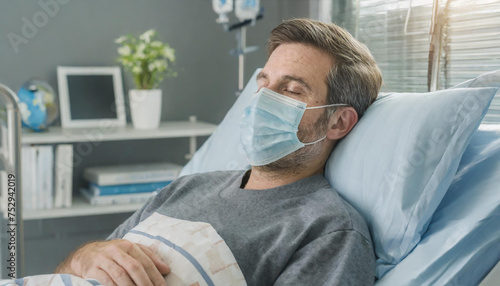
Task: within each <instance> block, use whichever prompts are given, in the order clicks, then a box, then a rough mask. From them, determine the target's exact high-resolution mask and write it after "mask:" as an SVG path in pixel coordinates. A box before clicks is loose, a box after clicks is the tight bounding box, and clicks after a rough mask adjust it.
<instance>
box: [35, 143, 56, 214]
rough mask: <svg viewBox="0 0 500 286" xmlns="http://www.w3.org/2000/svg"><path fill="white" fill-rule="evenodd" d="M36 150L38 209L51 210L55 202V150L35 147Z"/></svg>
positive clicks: (44, 146)
mask: <svg viewBox="0 0 500 286" xmlns="http://www.w3.org/2000/svg"><path fill="white" fill-rule="evenodd" d="M34 148H36V165H37V166H36V168H37V170H36V181H35V182H36V184H35V188H34V190H35V192H36V196H38V198H37V202H36V203H37V205H36V207H35V208H37V209H51V208H52V206H53V201H54V194H53V182H54V177H53V176H54V149H53V148H52V146H50V145H39V146H34Z"/></svg>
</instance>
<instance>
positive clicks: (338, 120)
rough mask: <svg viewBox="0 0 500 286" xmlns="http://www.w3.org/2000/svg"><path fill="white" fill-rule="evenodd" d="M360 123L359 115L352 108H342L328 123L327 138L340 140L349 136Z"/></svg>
mask: <svg viewBox="0 0 500 286" xmlns="http://www.w3.org/2000/svg"><path fill="white" fill-rule="evenodd" d="M357 122H358V113H357V112H356V110H355V109H354V108H352V107H350V106H349V107H340V108H339V109H337V110H336V111H335V113H334V114H333V115H332V116H331V117H330V120H329V121H328V131H327V132H326V137H327V138H328V139H330V140H339V139H341V138H343V137H344V136H346V135H347V134H349V132H350V131H351V129H352V128H353V127H354V125H356V123H357Z"/></svg>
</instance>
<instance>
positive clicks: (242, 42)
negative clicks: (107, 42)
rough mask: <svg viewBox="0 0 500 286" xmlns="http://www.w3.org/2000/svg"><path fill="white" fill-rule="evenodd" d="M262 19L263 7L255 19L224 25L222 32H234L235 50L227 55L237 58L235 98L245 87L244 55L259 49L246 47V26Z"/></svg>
mask: <svg viewBox="0 0 500 286" xmlns="http://www.w3.org/2000/svg"><path fill="white" fill-rule="evenodd" d="M263 17H264V7H261V9H260V12H259V15H257V17H255V19H249V20H245V21H242V22H239V23H236V24H233V25H231V26H228V25H227V24H224V26H223V27H224V30H225V31H226V32H231V31H233V30H236V49H232V50H231V51H230V52H229V53H230V54H231V55H232V56H235V57H236V56H237V57H238V90H236V96H239V95H240V94H241V92H242V91H243V88H244V87H245V76H244V75H245V54H248V53H251V52H254V51H256V50H258V49H259V47H258V46H250V47H247V46H246V44H247V43H246V38H247V28H246V27H247V26H248V25H252V26H253V25H255V22H256V21H257V20H260V19H262V18H263Z"/></svg>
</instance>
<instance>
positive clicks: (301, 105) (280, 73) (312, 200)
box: [57, 19, 382, 285]
mask: <svg viewBox="0 0 500 286" xmlns="http://www.w3.org/2000/svg"><path fill="white" fill-rule="evenodd" d="M268 49H269V55H270V56H269V59H268V61H267V63H266V65H265V67H264V68H263V69H262V71H261V72H260V74H259V75H258V77H257V80H258V86H259V91H258V92H257V93H256V94H255V96H254V98H253V100H252V103H251V105H250V106H249V107H247V109H246V110H245V113H244V114H243V117H242V121H241V124H240V126H241V128H242V130H241V131H242V134H243V135H242V138H241V141H242V144H243V146H244V149H245V152H246V154H247V156H248V159H249V161H250V163H251V165H252V168H251V170H248V171H246V172H245V171H226V172H214V173H205V174H195V175H191V176H186V177H181V178H179V179H177V180H176V181H175V182H173V183H172V184H170V185H169V186H167V187H166V188H164V189H163V190H162V191H161V192H160V193H159V194H158V195H157V196H156V197H154V198H153V199H152V200H150V201H149V202H148V203H146V205H145V206H144V207H143V208H142V209H140V210H139V211H137V212H136V213H135V214H134V215H132V216H131V217H130V218H129V219H127V220H126V221H125V222H124V223H123V224H122V225H120V226H119V227H118V228H117V229H116V230H115V231H114V232H113V233H112V234H111V236H110V237H109V240H108V241H103V242H92V243H89V244H86V245H84V246H82V247H81V248H79V249H78V250H76V251H75V252H74V253H73V254H72V255H70V257H68V258H67V259H66V261H64V262H63V263H62V264H61V265H60V266H59V267H58V269H57V272H58V273H71V274H74V275H77V276H80V277H84V278H96V279H97V280H99V281H100V282H101V283H103V284H105V285H134V284H137V285H165V284H166V283H167V284H170V285H174V284H177V283H180V284H184V285H198V284H196V283H199V284H200V285H202V284H208V285H211V284H212V285H245V283H246V284H248V285H273V284H274V285H337V284H342V285H369V284H373V281H374V268H375V266H374V261H375V259H374V253H373V248H372V244H371V240H370V235H369V232H368V229H367V227H366V225H365V222H364V221H363V219H362V218H361V216H360V215H359V214H358V213H357V212H356V210H354V209H353V208H352V207H351V206H350V205H349V204H347V203H346V202H345V201H344V200H343V199H342V198H340V197H339V195H338V194H337V192H336V191H335V190H333V189H332V188H331V186H330V185H329V183H328V181H327V180H326V179H325V178H324V176H323V170H324V167H325V162H326V160H327V159H328V157H329V155H330V153H331V151H332V150H333V148H334V146H335V144H336V142H337V140H339V139H341V138H343V137H344V136H346V135H347V134H348V133H349V131H350V130H351V129H352V128H353V126H354V125H355V124H356V122H357V121H358V118H359V117H360V116H362V115H363V113H364V111H365V110H366V109H367V108H368V106H369V105H370V104H371V103H372V102H373V101H374V100H375V98H376V96H377V93H378V91H379V88H380V85H381V81H382V79H381V74H380V71H379V69H378V67H377V65H376V63H375V61H374V59H373V57H372V56H371V54H370V53H369V51H368V50H367V49H366V47H365V46H364V45H362V44H360V43H359V42H357V41H356V40H355V39H354V38H353V37H352V36H351V35H350V34H349V33H347V32H346V31H344V30H343V29H341V28H339V27H337V26H335V25H327V24H323V23H320V22H315V21H311V20H305V19H295V20H289V21H285V22H283V23H282V24H280V25H279V26H278V27H276V28H275V29H274V30H273V31H272V32H271V36H270V39H269V41H268ZM306 106H307V107H306ZM122 238H125V239H122Z"/></svg>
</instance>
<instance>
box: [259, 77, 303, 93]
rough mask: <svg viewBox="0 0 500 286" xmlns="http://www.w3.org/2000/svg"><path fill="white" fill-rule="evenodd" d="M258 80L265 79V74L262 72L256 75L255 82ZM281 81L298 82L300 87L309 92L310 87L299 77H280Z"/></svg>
mask: <svg viewBox="0 0 500 286" xmlns="http://www.w3.org/2000/svg"><path fill="white" fill-rule="evenodd" d="M259 79H267V74H266V73H264V72H259V73H258V74H257V80H259ZM281 79H282V80H288V81H295V82H298V83H299V84H300V85H302V86H303V87H305V88H306V89H308V90H309V91H311V87H310V86H309V85H308V84H307V83H306V82H305V81H304V80H303V79H302V78H300V77H297V76H293V75H284V76H282V77H281Z"/></svg>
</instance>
